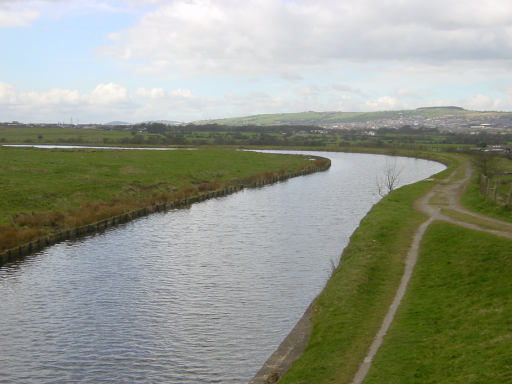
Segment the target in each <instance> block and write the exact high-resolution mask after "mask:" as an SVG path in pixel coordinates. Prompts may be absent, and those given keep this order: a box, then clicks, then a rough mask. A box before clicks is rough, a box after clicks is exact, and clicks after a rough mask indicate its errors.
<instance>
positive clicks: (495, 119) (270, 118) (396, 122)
mask: <svg viewBox="0 0 512 384" xmlns="http://www.w3.org/2000/svg"><path fill="white" fill-rule="evenodd" d="M206 122H207V123H216V124H223V125H281V124H284V125H289V124H291V125H318V126H323V127H328V128H374V127H376V126H378V127H397V126H401V125H420V126H426V127H435V128H440V127H441V128H442V127H444V128H446V129H455V128H461V127H471V126H475V125H476V126H479V125H481V124H486V125H489V126H493V127H496V128H512V113H511V112H494V111H484V112H482V111H469V110H465V109H463V108H460V107H454V106H448V107H424V108H417V109H412V110H400V111H378V112H335V111H332V112H313V111H309V112H300V113H279V114H263V115H253V116H244V117H236V118H227V119H217V120H208V121H200V122H196V123H206Z"/></svg>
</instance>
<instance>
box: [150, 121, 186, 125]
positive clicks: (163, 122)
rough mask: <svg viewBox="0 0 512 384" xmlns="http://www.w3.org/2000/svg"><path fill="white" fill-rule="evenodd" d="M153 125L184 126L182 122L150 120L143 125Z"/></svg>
mask: <svg viewBox="0 0 512 384" xmlns="http://www.w3.org/2000/svg"><path fill="white" fill-rule="evenodd" d="M152 123H158V124H165V125H182V124H184V123H183V122H181V121H173V120H149V121H144V122H142V124H152Z"/></svg>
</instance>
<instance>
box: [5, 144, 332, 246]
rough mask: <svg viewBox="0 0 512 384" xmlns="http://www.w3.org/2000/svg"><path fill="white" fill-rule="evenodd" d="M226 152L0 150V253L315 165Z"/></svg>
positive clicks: (274, 156)
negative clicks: (127, 214)
mask: <svg viewBox="0 0 512 384" xmlns="http://www.w3.org/2000/svg"><path fill="white" fill-rule="evenodd" d="M323 161H325V160H317V161H311V160H308V159H306V158H305V157H302V156H288V155H277V154H262V153H253V152H241V151H228V150H200V151H127V150H62V149H53V150H38V149H14V148H1V149H0V164H2V167H1V168H0V196H1V199H0V250H2V249H8V248H12V247H14V246H16V245H19V244H20V243H23V242H26V241H29V240H32V239H34V238H36V237H38V236H42V235H46V234H48V233H52V232H55V231H59V230H63V229H67V228H74V227H77V226H81V225H85V224H89V223H92V222H95V221H98V220H102V219H105V218H108V217H112V216H115V215H118V214H121V213H124V212H128V211H130V210H135V209H139V208H141V207H145V206H149V205H153V204H161V203H163V202H167V201H177V200H180V199H183V198H188V197H192V196H194V195H197V194H199V193H201V192H205V191H211V190H220V189H223V188H226V187H227V186H231V185H237V184H240V183H243V182H249V181H251V180H256V179H266V178H269V177H272V176H273V175H277V174H285V173H291V172H298V171H300V170H303V169H305V168H308V167H313V166H318V165H319V163H322V162H323Z"/></svg>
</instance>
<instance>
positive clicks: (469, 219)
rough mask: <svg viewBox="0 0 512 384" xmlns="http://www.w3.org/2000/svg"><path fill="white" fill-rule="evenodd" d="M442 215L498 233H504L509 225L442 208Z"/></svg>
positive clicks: (511, 226)
mask: <svg viewBox="0 0 512 384" xmlns="http://www.w3.org/2000/svg"><path fill="white" fill-rule="evenodd" d="M441 213H442V214H443V215H445V216H447V217H451V218H452V219H455V220H458V221H463V222H465V223H469V224H475V225H478V226H480V227H482V228H484V229H493V230H497V231H502V230H503V229H505V228H503V227H504V225H508V224H507V223H504V224H498V223H494V222H492V221H488V220H484V219H481V218H479V217H475V216H472V215H467V214H465V213H461V212H459V211H454V210H453V209H448V208H442V209H441ZM509 228H511V229H512V225H510V226H509Z"/></svg>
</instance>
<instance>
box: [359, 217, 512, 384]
mask: <svg viewBox="0 0 512 384" xmlns="http://www.w3.org/2000/svg"><path fill="white" fill-rule="evenodd" d="M511 249H512V240H509V239H503V238H498V237H496V236H493V235H489V234H485V233H482V232H477V231H472V230H469V229H465V228H461V227H457V226H454V225H452V224H448V223H442V222H436V223H433V225H432V226H431V227H430V228H429V229H428V231H427V233H426V234H425V237H424V238H423V242H422V245H421V253H420V257H419V261H418V264H417V265H416V269H415V272H414V275H413V277H412V280H411V283H410V285H409V289H408V291H407V293H406V296H405V298H404V301H403V303H402V306H401V307H400V309H399V310H398V313H397V317H396V319H395V322H394V324H393V325H392V327H391V329H390V331H389V333H388V336H387V337H386V339H385V341H384V344H383V345H382V347H381V349H380V351H379V353H378V354H377V356H376V359H375V360H374V363H373V365H372V369H371V370H370V372H369V375H368V376H367V379H366V381H365V383H368V384H373V383H510V382H512V355H511V354H510V345H511V343H512V296H511V295H510V293H511V284H510V281H511V278H512V257H511V254H510V250H511Z"/></svg>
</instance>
